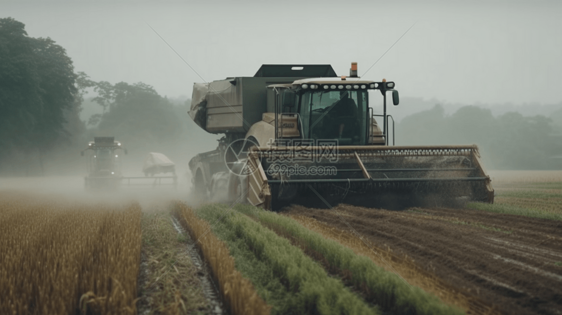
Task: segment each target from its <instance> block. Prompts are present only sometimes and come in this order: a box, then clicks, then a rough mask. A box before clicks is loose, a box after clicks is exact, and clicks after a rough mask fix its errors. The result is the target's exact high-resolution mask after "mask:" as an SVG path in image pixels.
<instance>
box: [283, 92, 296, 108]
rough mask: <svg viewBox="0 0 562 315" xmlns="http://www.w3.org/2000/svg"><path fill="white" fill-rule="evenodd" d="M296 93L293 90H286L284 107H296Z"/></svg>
mask: <svg viewBox="0 0 562 315" xmlns="http://www.w3.org/2000/svg"><path fill="white" fill-rule="evenodd" d="M295 95H296V94H295V92H294V91H292V90H285V91H284V92H283V107H293V106H295Z"/></svg>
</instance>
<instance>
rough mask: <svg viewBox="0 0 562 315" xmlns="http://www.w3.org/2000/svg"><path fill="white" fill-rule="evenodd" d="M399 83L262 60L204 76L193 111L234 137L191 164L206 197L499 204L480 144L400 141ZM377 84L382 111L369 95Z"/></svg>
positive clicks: (273, 203)
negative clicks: (237, 72) (249, 73)
mask: <svg viewBox="0 0 562 315" xmlns="http://www.w3.org/2000/svg"><path fill="white" fill-rule="evenodd" d="M394 88H395V83H394V82H391V81H386V80H385V79H383V80H382V81H371V80H364V79H360V78H359V77H358V76H357V64H356V63H352V66H351V74H350V76H349V77H346V76H341V77H339V76H337V75H336V73H335V72H334V70H333V68H332V67H331V66H330V65H262V67H261V68H260V69H259V70H258V72H257V73H256V74H255V75H254V76H253V77H232V78H226V79H225V80H219V81H213V82H211V83H195V84H194V88H193V97H192V103H191V109H190V111H189V114H190V116H191V118H192V119H193V120H194V121H195V123H197V125H199V126H200V127H201V128H203V129H204V130H206V131H207V132H210V133H214V134H224V135H225V136H224V137H223V138H221V139H220V140H219V145H218V148H217V149H216V150H214V151H210V152H205V153H201V154H198V155H197V156H195V157H194V158H193V159H192V160H191V161H190V162H189V167H190V170H191V172H192V176H193V177H192V182H193V186H194V188H195V190H196V193H197V195H207V194H208V193H210V195H211V196H214V195H218V194H222V193H223V191H224V192H225V193H224V194H225V198H223V199H224V201H228V202H247V203H251V204H253V205H255V206H259V207H263V208H265V209H271V210H277V209H279V208H280V207H282V206H285V205H288V204H292V203H296V204H303V205H307V206H318V205H322V206H328V207H331V206H332V205H335V204H337V203H341V202H344V203H346V204H355V205H362V206H368V207H386V208H403V207H406V206H428V205H459V203H460V204H464V203H466V202H467V201H479V202H489V203H492V202H493V200H494V190H493V188H492V186H491V183H490V182H491V180H490V177H489V176H488V175H487V174H486V172H485V171H484V169H483V167H482V163H481V160H480V156H479V153H478V148H477V146H476V145H458V146H395V145H394V143H395V140H394V123H393V124H392V133H390V128H389V119H392V116H391V115H388V114H387V106H386V98H387V92H390V94H391V95H392V101H393V104H394V105H398V103H399V96H398V91H396V90H394ZM377 91H378V92H380V93H381V94H382V98H383V105H382V108H381V109H380V110H381V112H382V114H378V115H375V114H374V113H373V108H371V107H370V106H369V97H372V96H373V95H370V94H369V92H377ZM372 94H374V93H372ZM377 119H379V121H377ZM392 122H393V119H392ZM390 138H392V142H390V141H389V139H390Z"/></svg>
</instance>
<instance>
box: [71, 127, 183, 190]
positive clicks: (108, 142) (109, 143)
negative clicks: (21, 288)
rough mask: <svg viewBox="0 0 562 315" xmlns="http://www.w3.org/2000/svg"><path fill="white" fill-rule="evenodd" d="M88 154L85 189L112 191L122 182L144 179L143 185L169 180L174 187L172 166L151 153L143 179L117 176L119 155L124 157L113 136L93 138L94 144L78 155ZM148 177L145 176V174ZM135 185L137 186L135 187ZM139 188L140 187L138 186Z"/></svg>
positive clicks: (159, 183)
mask: <svg viewBox="0 0 562 315" xmlns="http://www.w3.org/2000/svg"><path fill="white" fill-rule="evenodd" d="M88 150H90V151H92V154H90V159H89V173H88V175H87V176H86V177H84V187H85V189H86V190H110V191H111V190H115V189H117V188H118V187H120V186H121V184H122V183H123V182H126V183H127V184H128V185H129V186H130V185H134V183H133V184H131V180H133V181H144V182H146V181H147V180H148V183H145V185H152V186H157V185H161V184H163V181H165V180H169V179H171V180H172V184H173V185H174V187H177V177H176V174H175V165H174V163H173V162H172V161H170V159H168V158H167V157H166V156H165V155H163V154H161V153H154V152H151V153H150V154H149V155H148V157H147V161H145V165H144V167H143V172H144V173H145V177H140V176H139V177H124V176H123V174H122V173H121V157H120V156H119V154H120V153H121V152H123V153H125V154H127V149H125V148H124V147H123V146H122V144H121V142H119V141H115V139H114V137H95V138H94V141H90V142H89V143H88V147H87V148H86V149H85V150H83V151H82V152H80V154H81V155H82V156H84V153H85V152H86V151H88ZM165 172H172V174H173V176H154V175H155V174H158V173H165ZM149 174H150V175H151V177H146V176H147V175H149ZM137 185H139V184H137ZM140 185H143V183H141V184H140Z"/></svg>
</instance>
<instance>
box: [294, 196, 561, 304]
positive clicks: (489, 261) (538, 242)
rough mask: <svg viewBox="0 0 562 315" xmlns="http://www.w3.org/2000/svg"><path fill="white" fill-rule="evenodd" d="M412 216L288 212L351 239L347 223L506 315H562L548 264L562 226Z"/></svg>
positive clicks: (484, 217)
mask: <svg viewBox="0 0 562 315" xmlns="http://www.w3.org/2000/svg"><path fill="white" fill-rule="evenodd" d="M334 210H335V211H337V212H338V214H340V215H338V214H337V213H336V212H335V211H334ZM414 210H415V211H417V212H410V211H389V210H378V209H367V208H361V207H354V206H348V205H340V206H338V207H336V208H334V209H332V210H325V209H311V208H304V207H301V206H292V207H290V208H289V209H288V211H289V213H294V214H300V215H305V216H309V217H312V218H314V219H316V220H319V221H322V222H325V223H328V224H330V225H331V226H334V227H337V228H339V229H341V230H345V231H349V232H351V231H350V228H349V227H348V225H347V224H349V225H350V226H351V227H352V228H353V229H354V230H355V231H356V232H358V233H359V234H361V235H362V236H364V237H366V238H367V239H368V240H369V241H370V242H373V244H376V245H378V246H380V247H386V246H388V247H389V248H390V249H391V250H392V251H393V252H394V253H395V254H398V255H401V256H407V257H408V258H409V259H413V260H414V261H415V262H416V263H417V264H418V265H419V266H420V268H422V269H423V270H426V271H428V272H432V273H433V274H435V275H436V276H437V277H439V278H440V279H442V280H443V281H445V282H446V283H448V284H451V285H453V286H454V287H457V288H459V290H464V291H466V292H469V293H470V294H472V295H475V296H477V297H478V298H480V299H482V300H483V301H485V302H487V303H490V304H493V305H496V306H497V307H498V308H499V309H501V310H502V311H504V312H505V313H506V314H536V313H540V314H562V281H560V278H559V277H558V276H559V275H562V267H559V266H556V265H555V264H554V263H553V262H555V261H560V256H561V255H562V222H559V221H549V220H544V219H535V218H528V217H520V216H514V215H506V214H496V213H487V212H481V211H477V210H458V209H426V208H423V209H422V208H416V209H414ZM342 217H343V218H344V219H343V220H342ZM344 220H345V222H344ZM488 227H493V228H495V229H501V231H493V230H489V229H488ZM506 231H507V232H506Z"/></svg>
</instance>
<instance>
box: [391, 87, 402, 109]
mask: <svg viewBox="0 0 562 315" xmlns="http://www.w3.org/2000/svg"><path fill="white" fill-rule="evenodd" d="M399 103H400V97H399V96H398V91H396V90H394V91H392V104H394V105H395V106H396V105H398V104H399Z"/></svg>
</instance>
